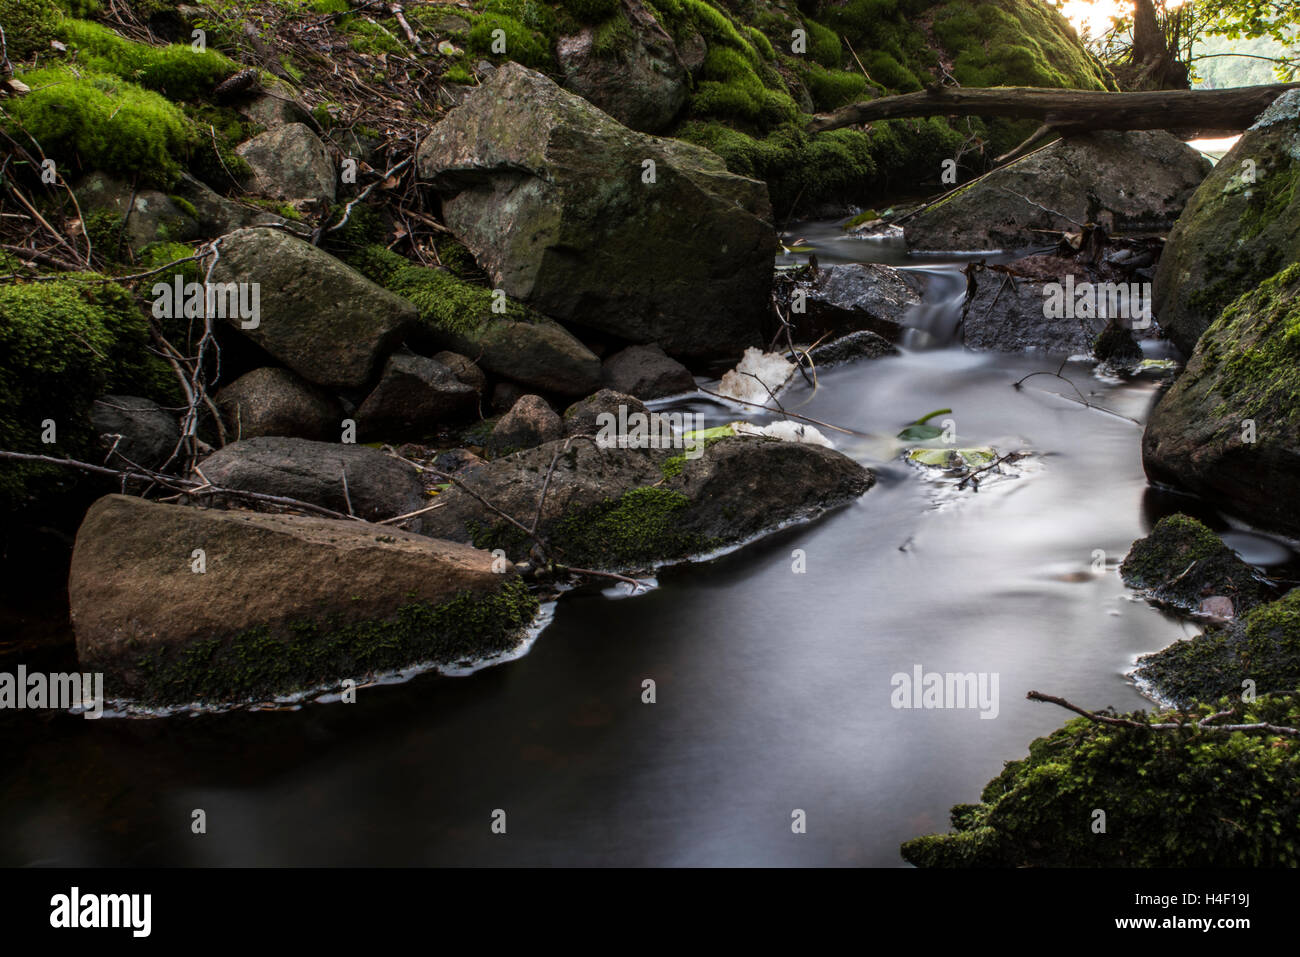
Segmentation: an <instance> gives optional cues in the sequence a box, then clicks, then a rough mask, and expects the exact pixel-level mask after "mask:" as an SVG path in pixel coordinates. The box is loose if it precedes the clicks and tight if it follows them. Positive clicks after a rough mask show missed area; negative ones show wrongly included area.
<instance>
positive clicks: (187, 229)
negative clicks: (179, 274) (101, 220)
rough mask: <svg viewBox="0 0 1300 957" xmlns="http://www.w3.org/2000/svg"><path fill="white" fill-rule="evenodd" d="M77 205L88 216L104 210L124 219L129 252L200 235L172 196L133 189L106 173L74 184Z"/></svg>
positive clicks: (192, 220)
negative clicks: (151, 244)
mask: <svg viewBox="0 0 1300 957" xmlns="http://www.w3.org/2000/svg"><path fill="white" fill-rule="evenodd" d="M77 202H78V203H79V204H80V205H81V210H82V212H83V213H84V214H87V215H88V214H90V213H91V212H94V211H97V210H105V211H108V212H112V213H116V214H117V215H118V216H124V217H126V224H125V227H124V230H123V235H124V239H125V243H126V245H127V246H129V247H130V248H131V249H141V248H142V247H144V246H147V245H148V244H149V243H156V242H185V241H186V240H189V239H194V238H195V237H197V236H198V235H199V224H198V221H197V219H196V218H195V216H194V215H193V213H192V212H191V211H190V210H188V209H185V208H184V206H183V205H182V204H178V203H177V202H176V200H174V199H173V198H172V197H170V196H168V195H167V194H166V193H160V192H159V191H158V190H156V189H135V188H133V187H132V186H131V184H130V183H128V182H126V181H125V180H120V179H116V178H115V177H112V176H109V175H108V174H106V173H91V174H90V175H89V176H86V177H84V178H83V179H82V180H81V181H80V182H79V183H78V184H77ZM100 251H101V252H110V253H111V251H108V250H100Z"/></svg>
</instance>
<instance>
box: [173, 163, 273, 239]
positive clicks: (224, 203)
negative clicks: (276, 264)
mask: <svg viewBox="0 0 1300 957" xmlns="http://www.w3.org/2000/svg"><path fill="white" fill-rule="evenodd" d="M176 195H177V196H179V197H180V198H181V199H183V200H185V201H186V202H187V203H189V204H190V206H192V207H193V208H194V213H195V215H196V216H197V217H198V234H199V235H200V236H204V237H212V236H223V235H225V234H226V233H229V232H234V231H235V230H236V229H243V228H244V227H246V226H275V225H282V224H284V222H285V220H284V218H283V217H281V216H277V215H275V214H274V213H268V212H267V211H266V210H263V209H258V208H256V207H254V206H245V205H244V204H243V203H236V202H235V201H234V200H230V199H226V197H224V196H222V195H220V194H219V193H217V192H216V191H214V190H212V189H210V188H209V187H208V186H207V185H205V184H204V183H202V182H200V181H199V180H197V179H195V178H194V177H193V176H191V175H190V174H189V173H182V174H181V178H180V182H178V183H177V184H176Z"/></svg>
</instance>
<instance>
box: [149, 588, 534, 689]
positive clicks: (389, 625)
mask: <svg viewBox="0 0 1300 957" xmlns="http://www.w3.org/2000/svg"><path fill="white" fill-rule="evenodd" d="M537 608H538V604H537V599H536V598H534V597H533V596H532V595H531V594H530V593H529V592H528V589H527V588H526V587H525V586H524V584H523V582H521V581H519V580H518V579H513V580H511V581H509V582H506V583H505V584H504V585H503V586H502V587H501V589H500V590H499V591H498V592H496V593H495V594H486V595H485V594H474V593H470V592H462V593H460V594H458V595H457V596H456V597H454V598H453V599H451V600H450V601H447V602H444V603H442V604H440V605H436V606H434V605H429V604H428V603H425V602H415V603H410V604H405V605H401V606H399V607H398V608H397V609H396V610H395V611H394V612H393V614H392V615H391V616H390V617H388V618H385V619H382V620H377V621H365V622H359V623H348V622H341V621H338V620H330V621H326V622H323V623H316V622H299V623H297V624H293V625H290V626H289V627H288V628H287V629H286V631H285V632H284V633H279V634H273V633H272V632H271V630H270V629H268V628H265V627H261V628H255V629H251V630H249V631H245V632H242V633H240V634H238V635H236V636H234V637H233V638H230V639H226V640H222V639H219V638H214V639H208V640H205V641H198V642H194V643H191V644H190V645H188V646H186V647H185V648H183V649H163V650H160V651H156V652H152V653H149V654H146V655H142V656H141V657H140V658H139V659H138V660H137V661H136V668H137V669H138V671H139V673H140V675H141V677H142V680H143V681H144V685H145V688H144V690H143V692H142V694H141V698H142V699H143V700H145V701H147V702H151V703H181V702H189V701H237V700H260V699H265V698H269V697H272V696H274V695H279V694H285V693H290V692H293V691H299V690H303V689H307V688H312V687H319V686H321V685H327V684H331V683H334V682H337V681H339V680H340V679H342V678H344V677H359V676H362V675H365V674H368V673H370V672H374V671H385V670H392V669H396V668H403V667H406V666H409V665H411V664H415V663H418V662H423V661H432V662H437V663H441V664H450V663H454V662H458V661H463V660H468V659H473V658H479V657H483V656H484V655H488V654H494V653H498V652H502V651H507V650H509V649H510V648H513V647H514V646H515V645H516V644H517V643H518V640H519V637H520V633H521V632H522V631H523V629H525V628H526V627H527V626H528V625H529V623H530V622H531V621H532V619H533V616H534V615H535V614H536V613H537Z"/></svg>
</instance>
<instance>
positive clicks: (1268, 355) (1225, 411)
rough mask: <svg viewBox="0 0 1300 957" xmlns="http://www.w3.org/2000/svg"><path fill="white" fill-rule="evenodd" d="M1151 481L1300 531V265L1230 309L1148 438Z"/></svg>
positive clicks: (1159, 409) (1157, 412)
mask: <svg viewBox="0 0 1300 957" xmlns="http://www.w3.org/2000/svg"><path fill="white" fill-rule="evenodd" d="M1142 462H1143V465H1144V466H1145V468H1146V472H1147V475H1148V476H1149V477H1150V478H1151V480H1152V481H1155V482H1161V483H1164V484H1167V485H1174V486H1178V487H1181V488H1184V489H1187V490H1189V491H1192V492H1195V493H1197V494H1199V495H1202V496H1205V497H1207V498H1210V499H1211V500H1212V501H1214V502H1215V503H1216V504H1217V505H1219V506H1221V507H1223V508H1225V509H1227V510H1228V511H1230V512H1233V513H1235V514H1237V515H1239V516H1241V517H1242V518H1245V519H1247V520H1248V521H1250V522H1253V523H1254V524H1256V525H1259V526H1262V527H1264V528H1266V529H1272V530H1276V531H1280V532H1284V533H1287V534H1291V535H1295V534H1300V512H1297V510H1296V508H1295V501H1296V496H1297V494H1298V493H1300V487H1298V484H1297V475H1300V264H1296V265H1292V266H1289V267H1287V268H1286V269H1284V270H1283V271H1282V272H1280V273H1278V274H1277V275H1275V276H1273V277H1271V278H1269V279H1267V280H1266V281H1265V282H1263V283H1262V284H1261V285H1260V286H1259V287H1258V288H1257V289H1255V290H1254V291H1252V292H1248V293H1246V294H1245V295H1243V296H1242V297H1241V298H1240V299H1238V300H1236V301H1235V302H1233V303H1232V304H1231V305H1229V306H1228V307H1227V308H1226V309H1224V310H1223V313H1222V315H1220V316H1219V317H1218V319H1216V320H1215V322H1214V323H1213V324H1212V325H1211V326H1210V327H1209V329H1207V330H1206V331H1205V334H1204V335H1203V336H1201V338H1200V340H1199V342H1198V343H1197V345H1196V350H1195V351H1194V352H1193V353H1192V357H1191V359H1190V361H1189V362H1188V363H1187V367H1186V369H1185V370H1184V371H1183V373H1182V375H1180V376H1179V377H1178V379H1177V380H1176V381H1175V382H1174V384H1173V386H1172V387H1171V388H1170V389H1169V391H1168V392H1166V393H1165V395H1164V396H1163V397H1162V398H1161V399H1160V401H1159V403H1158V404H1157V405H1156V407H1155V409H1153V410H1152V412H1151V415H1150V418H1149V419H1148V421H1147V427H1146V431H1145V433H1144V434H1143V436H1142Z"/></svg>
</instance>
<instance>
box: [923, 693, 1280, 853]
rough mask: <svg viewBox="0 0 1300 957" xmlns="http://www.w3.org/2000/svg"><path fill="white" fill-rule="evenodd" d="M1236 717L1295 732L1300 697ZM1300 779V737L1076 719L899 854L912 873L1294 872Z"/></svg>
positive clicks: (1259, 703)
mask: <svg viewBox="0 0 1300 957" xmlns="http://www.w3.org/2000/svg"><path fill="white" fill-rule="evenodd" d="M1210 710H1211V709H1210V708H1209V707H1208V706H1206V707H1203V708H1201V709H1199V712H1198V713H1199V714H1200V715H1201V716H1204V715H1205V714H1208V713H1210ZM1130 717H1132V718H1134V719H1135V720H1142V719H1143V718H1145V715H1143V714H1142V713H1141V712H1139V713H1137V714H1135V715H1131V716H1130ZM1154 717H1155V718H1156V719H1158V720H1160V721H1174V720H1177V718H1178V716H1177V715H1176V714H1173V713H1165V714H1159V715H1155V716H1154ZM1239 720H1240V722H1241V723H1253V722H1267V723H1270V724H1277V725H1288V726H1291V727H1300V696H1298V695H1295V694H1281V695H1269V696H1265V697H1261V698H1259V699H1258V700H1256V701H1255V702H1254V703H1252V704H1250V705H1248V706H1244V707H1242V708H1241V713H1240V715H1239ZM1225 723H1235V722H1232V721H1229V722H1225ZM1298 777H1300V742H1297V740H1296V739H1295V738H1284V737H1281V736H1276V735H1269V734H1244V733H1241V732H1237V733H1234V734H1225V733H1223V732H1215V731H1202V730H1192V729H1188V730H1183V731H1172V732H1171V731H1151V730H1146V729H1138V728H1117V727H1107V726H1105V725H1099V724H1096V723H1094V722H1091V721H1089V720H1087V719H1086V718H1076V719H1075V720H1073V721H1070V722H1069V723H1067V724H1066V725H1065V726H1064V727H1062V728H1060V729H1059V730H1057V731H1055V732H1054V733H1052V734H1051V735H1049V736H1047V737H1045V738H1038V739H1037V740H1036V741H1034V742H1033V743H1032V744H1030V746H1029V756H1028V757H1027V758H1025V759H1023V760H1020V761H1011V762H1008V763H1007V765H1006V768H1005V769H1004V770H1003V772H1002V773H1001V774H1000V775H998V776H997V777H996V778H994V779H993V780H992V781H991V782H989V784H988V786H987V787H986V788H985V789H984V793H983V795H982V796H981V803H980V804H978V805H958V806H957V807H955V808H954V809H953V825H954V827H955V828H956V832H955V833H952V834H935V835H928V836H926V837H919V838H915V839H913V840H910V841H906V842H904V843H903V845H902V856H903V859H904V860H906V861H908V862H910V863H912V864H915V865H916V866H917V867H972V866H974V867H990V866H1004V867H1023V866H1037V867H1058V866H1064V867H1187V866H1196V867H1295V866H1296V865H1297V864H1300V829H1297V826H1296V822H1297V821H1300V790H1298V789H1297V788H1296V786H1295V782H1296V780H1297V778H1298ZM1098 809H1100V810H1102V811H1104V812H1105V813H1106V831H1105V833H1100V834H1099V833H1094V832H1093V829H1092V824H1093V821H1094V811H1095V810H1098Z"/></svg>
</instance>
